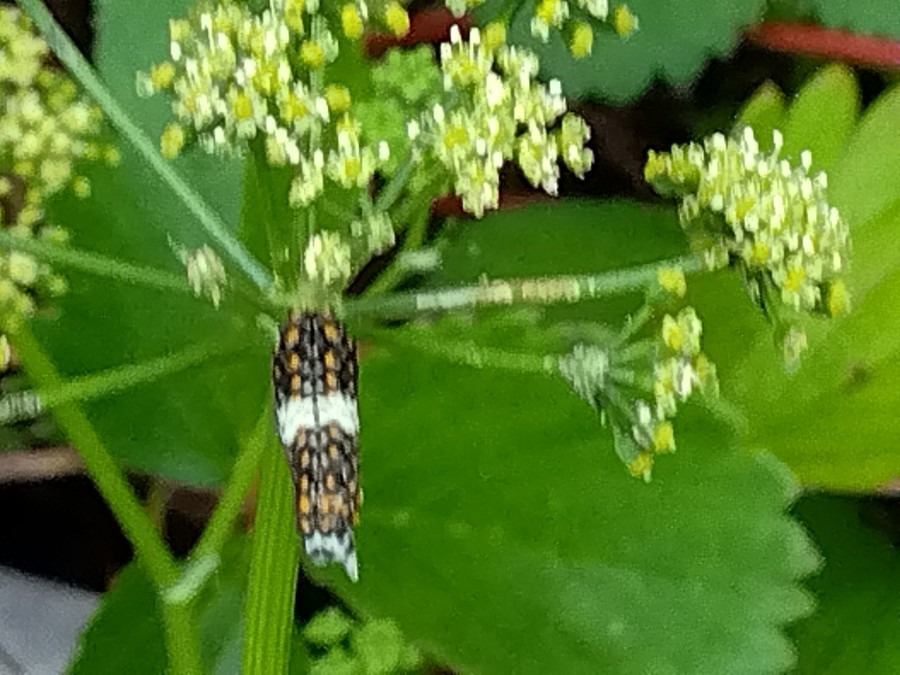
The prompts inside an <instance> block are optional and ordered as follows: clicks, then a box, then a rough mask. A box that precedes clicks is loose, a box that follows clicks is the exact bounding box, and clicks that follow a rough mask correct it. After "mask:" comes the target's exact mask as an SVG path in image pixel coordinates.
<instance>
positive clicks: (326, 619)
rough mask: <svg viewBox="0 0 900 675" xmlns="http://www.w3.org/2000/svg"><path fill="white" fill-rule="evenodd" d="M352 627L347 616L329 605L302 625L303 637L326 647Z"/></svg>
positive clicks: (341, 637) (337, 640)
mask: <svg viewBox="0 0 900 675" xmlns="http://www.w3.org/2000/svg"><path fill="white" fill-rule="evenodd" d="M352 627H353V621H352V620H351V619H350V617H349V616H347V615H346V614H344V613H343V612H342V611H341V610H340V609H338V608H337V607H329V608H328V609H326V610H323V611H321V612H319V613H318V614H316V615H315V616H314V617H313V618H312V619H311V620H310V621H309V623H308V624H306V626H304V627H303V637H305V638H306V639H307V640H309V641H310V642H311V643H313V644H314V645H322V646H325V647H327V646H329V645H333V644H335V643H337V642H340V641H341V640H342V639H344V637H345V636H346V635H347V633H349V632H350V629H351V628H352Z"/></svg>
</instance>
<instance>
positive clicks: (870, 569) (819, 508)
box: [791, 497, 900, 675]
mask: <svg viewBox="0 0 900 675" xmlns="http://www.w3.org/2000/svg"><path fill="white" fill-rule="evenodd" d="M859 507H860V505H859V502H857V501H854V500H851V499H846V498H838V497H810V498H807V499H804V500H803V501H802V502H800V504H799V505H798V508H797V513H798V515H799V516H800V517H801V518H802V519H803V522H804V524H805V525H806V526H807V527H809V528H810V530H811V531H812V533H813V535H814V536H815V537H816V541H818V542H819V544H820V546H821V547H822V550H823V552H824V554H825V561H826V562H825V569H824V571H823V572H822V574H821V575H819V576H818V577H817V578H815V579H814V580H812V582H811V586H812V589H813V591H814V592H815V594H816V596H817V599H818V608H817V612H816V613H815V615H813V616H811V617H809V618H808V619H806V620H804V621H803V622H801V623H799V624H797V625H796V626H795V627H794V629H793V630H792V631H791V632H792V635H793V636H794V638H795V640H796V645H797V653H798V655H799V663H798V668H797V672H799V673H810V674H813V673H814V674H815V675H838V674H839V673H871V674H872V675H878V674H880V673H884V674H885V675H887V674H888V673H895V672H897V664H898V663H900V621H898V620H897V618H898V617H900V554H898V551H897V548H896V547H894V546H891V543H890V542H889V541H888V540H887V538H886V537H885V536H884V535H882V534H879V533H876V532H874V531H872V530H870V529H869V528H868V527H867V526H866V525H865V524H864V523H863V522H862V521H861V519H860V518H859V513H858V511H859Z"/></svg>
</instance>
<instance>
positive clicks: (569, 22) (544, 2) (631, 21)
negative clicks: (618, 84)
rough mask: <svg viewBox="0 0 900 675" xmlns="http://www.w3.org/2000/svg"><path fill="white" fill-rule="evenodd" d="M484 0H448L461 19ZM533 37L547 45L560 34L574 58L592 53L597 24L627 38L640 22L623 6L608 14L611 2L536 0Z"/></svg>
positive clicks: (533, 9)
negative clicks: (551, 37)
mask: <svg viewBox="0 0 900 675" xmlns="http://www.w3.org/2000/svg"><path fill="white" fill-rule="evenodd" d="M483 1H484V0H445V4H446V5H447V7H448V9H450V11H451V12H453V15H454V16H457V17H460V16H462V15H463V14H465V13H466V12H467V11H469V10H470V9H473V8H474V7H477V6H478V5H480V4H482V2H483ZM532 5H533V8H532V17H531V34H532V35H533V36H534V37H536V38H538V39H539V40H541V41H542V42H547V41H548V40H549V39H550V34H551V32H552V31H554V30H557V31H560V32H561V33H562V35H563V38H564V39H565V41H566V46H567V47H568V48H569V52H571V54H572V56H574V57H575V58H583V57H585V56H588V55H589V54H590V53H591V47H592V46H593V43H594V29H593V27H592V24H593V25H596V24H598V23H599V24H606V25H609V26H610V27H611V28H612V30H614V31H615V32H616V33H617V34H618V35H619V36H621V37H627V36H629V35H631V34H632V33H633V32H635V31H636V30H637V29H638V19H637V17H636V16H635V15H634V14H632V13H631V10H629V9H628V5H625V4H621V5H617V6H616V7H615V8H613V10H612V12H610V11H609V0H571V1H567V0H533V2H532Z"/></svg>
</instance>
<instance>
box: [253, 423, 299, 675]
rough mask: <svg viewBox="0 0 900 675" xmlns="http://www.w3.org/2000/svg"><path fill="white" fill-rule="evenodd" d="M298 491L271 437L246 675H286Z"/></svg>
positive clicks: (265, 456)
mask: <svg viewBox="0 0 900 675" xmlns="http://www.w3.org/2000/svg"><path fill="white" fill-rule="evenodd" d="M293 497H294V486H293V485H292V484H291V477H290V475H289V473H288V469H287V463H286V462H285V461H284V457H283V456H282V451H281V448H280V447H279V446H278V445H277V443H276V442H275V437H274V435H273V434H270V435H269V442H268V444H267V445H266V446H265V448H264V449H263V451H262V458H261V461H260V485H259V501H258V502H257V505H256V515H257V517H256V523H255V525H254V530H253V548H252V551H251V554H250V579H249V582H248V588H247V601H246V605H245V613H244V616H245V627H244V644H243V650H242V668H241V672H242V673H244V675H284V674H286V673H287V672H288V663H289V658H290V647H291V626H292V624H293V617H294V588H295V585H296V582H297V564H298V560H299V556H300V546H299V542H298V540H297V534H296V529H295V524H294V519H295V518H294V498H293Z"/></svg>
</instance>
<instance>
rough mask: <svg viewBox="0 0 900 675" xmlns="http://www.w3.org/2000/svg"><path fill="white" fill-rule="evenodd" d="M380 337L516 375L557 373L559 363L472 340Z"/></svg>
mask: <svg viewBox="0 0 900 675" xmlns="http://www.w3.org/2000/svg"><path fill="white" fill-rule="evenodd" d="M379 335H380V336H383V341H384V342H387V343H393V344H398V345H401V344H402V345H403V346H404V347H407V348H409V349H416V350H418V351H420V352H424V353H426V354H429V355H431V356H436V357H438V358H440V359H443V360H445V361H450V362H452V363H456V364H461V365H465V366H471V367H473V368H494V369H499V370H508V371H512V372H516V373H531V374H544V373H548V372H550V373H552V372H554V368H553V366H554V365H555V364H556V361H557V356H555V355H544V354H527V353H523V352H509V351H506V350H503V349H496V348H493V347H484V346H482V345H479V344H478V343H476V342H474V341H469V340H465V341H461V340H448V339H446V338H444V337H442V338H440V339H439V340H432V339H429V338H428V337H427V336H424V335H421V334H416V335H415V336H414V339H413V336H410V338H409V339H404V338H403V337H400V336H399V334H398V332H397V331H381V332H379Z"/></svg>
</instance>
